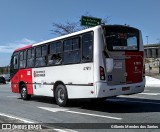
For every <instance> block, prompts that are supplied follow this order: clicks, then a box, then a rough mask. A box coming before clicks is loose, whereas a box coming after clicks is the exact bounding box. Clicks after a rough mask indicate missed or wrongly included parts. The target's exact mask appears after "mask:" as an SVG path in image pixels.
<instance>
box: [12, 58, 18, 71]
mask: <svg viewBox="0 0 160 132" xmlns="http://www.w3.org/2000/svg"><path fill="white" fill-rule="evenodd" d="M13 65H14V69H18V55H15V56H14V58H13Z"/></svg>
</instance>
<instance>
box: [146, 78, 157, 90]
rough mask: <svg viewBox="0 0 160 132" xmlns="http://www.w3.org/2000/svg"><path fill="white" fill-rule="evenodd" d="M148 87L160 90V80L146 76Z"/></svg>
mask: <svg viewBox="0 0 160 132" xmlns="http://www.w3.org/2000/svg"><path fill="white" fill-rule="evenodd" d="M159 77H160V76H159ZM146 86H149V87H159V88H160V79H157V78H154V77H149V76H146Z"/></svg>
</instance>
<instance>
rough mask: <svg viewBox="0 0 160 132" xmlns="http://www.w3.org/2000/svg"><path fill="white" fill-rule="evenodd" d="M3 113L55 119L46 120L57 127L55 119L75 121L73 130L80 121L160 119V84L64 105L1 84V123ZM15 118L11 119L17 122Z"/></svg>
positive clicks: (29, 119) (26, 118) (38, 120)
mask: <svg viewBox="0 0 160 132" xmlns="http://www.w3.org/2000/svg"><path fill="white" fill-rule="evenodd" d="M3 115H5V116H6V115H7V116H8V115H9V117H13V119H14V117H16V119H18V122H27V123H53V124H46V125H47V126H48V127H49V128H55V125H56V124H54V123H63V125H64V126H62V127H66V126H69V124H65V123H73V124H71V126H69V127H73V130H75V129H76V127H77V126H75V124H74V123H80V124H79V125H80V127H86V126H85V124H81V123H95V124H88V126H87V127H89V128H90V127H92V128H94V127H96V124H97V123H113V124H114V123H116V124H118V123H126V124H128V123H141V124H142V123H160V87H159V88H158V87H157V88H156V87H146V88H145V91H144V92H143V93H140V94H135V95H129V96H119V97H114V98H108V99H107V100H106V101H105V102H101V103H100V102H91V101H90V100H76V101H73V102H71V103H70V105H69V106H68V107H64V108H62V107H59V106H57V105H56V104H55V103H54V101H53V98H49V97H38V96H37V97H32V98H31V100H30V101H23V100H22V99H21V98H20V95H19V94H15V93H12V92H11V89H10V86H9V84H5V85H3V84H0V123H1V122H3V121H4V122H6V121H5V120H4V119H5V117H4V119H3ZM13 119H12V120H10V121H9V122H10V123H15V121H14V120H13ZM7 121H8V120H7ZM65 125H66V126H65ZM100 125H102V124H99V127H100ZM103 125H104V124H103ZM113 127H116V126H113ZM77 130H78V131H79V129H77ZM77 130H76V131H77ZM120 130H121V129H120ZM150 130H151V129H149V130H148V129H143V131H150ZM153 130H154V131H159V130H157V129H153ZM86 131H89V130H86ZM95 131H97V130H95ZM113 131H114V130H113ZM133 131H134V130H133ZM136 131H138V130H136Z"/></svg>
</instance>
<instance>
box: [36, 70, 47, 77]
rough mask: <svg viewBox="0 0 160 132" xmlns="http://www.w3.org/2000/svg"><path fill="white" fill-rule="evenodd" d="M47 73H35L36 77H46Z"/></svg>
mask: <svg viewBox="0 0 160 132" xmlns="http://www.w3.org/2000/svg"><path fill="white" fill-rule="evenodd" d="M45 75H46V74H45V71H34V77H45Z"/></svg>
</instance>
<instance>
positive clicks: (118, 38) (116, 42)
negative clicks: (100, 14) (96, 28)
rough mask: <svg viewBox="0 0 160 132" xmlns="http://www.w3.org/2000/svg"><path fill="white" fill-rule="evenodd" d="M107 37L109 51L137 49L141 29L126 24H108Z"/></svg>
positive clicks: (106, 28)
mask: <svg viewBox="0 0 160 132" xmlns="http://www.w3.org/2000/svg"><path fill="white" fill-rule="evenodd" d="M105 39H106V43H107V48H108V50H109V51H114V50H115V51H116V50H118V51H126V50H129V51H136V50H138V45H139V30H137V29H135V28H131V27H126V26H106V27H105Z"/></svg>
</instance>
